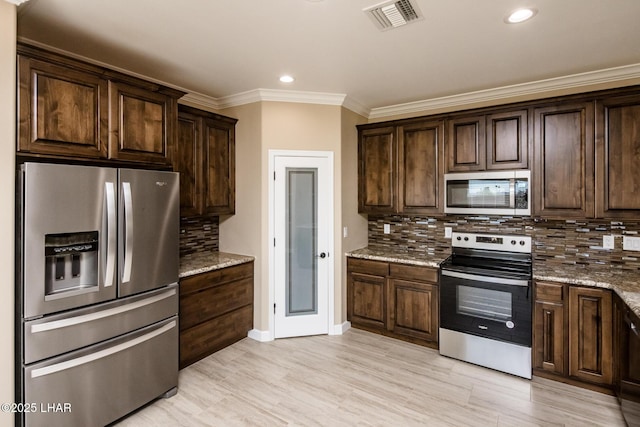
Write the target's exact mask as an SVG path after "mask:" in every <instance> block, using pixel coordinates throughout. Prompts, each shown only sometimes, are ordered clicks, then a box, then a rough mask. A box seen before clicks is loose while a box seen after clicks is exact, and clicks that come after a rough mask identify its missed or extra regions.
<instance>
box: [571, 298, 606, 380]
mask: <svg viewBox="0 0 640 427" xmlns="http://www.w3.org/2000/svg"><path fill="white" fill-rule="evenodd" d="M612 337H613V303H612V298H611V291H609V290H607V289H599V288H585V287H578V286H570V287H569V376H570V377H572V378H576V379H579V380H581V381H586V382H590V383H594V384H600V385H605V386H610V385H612V384H613V339H612Z"/></svg>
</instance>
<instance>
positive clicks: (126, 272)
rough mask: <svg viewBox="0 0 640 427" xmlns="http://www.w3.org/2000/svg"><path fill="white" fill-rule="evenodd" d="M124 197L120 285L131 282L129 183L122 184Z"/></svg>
mask: <svg viewBox="0 0 640 427" xmlns="http://www.w3.org/2000/svg"><path fill="white" fill-rule="evenodd" d="M122 193H123V195H124V267H123V269H122V283H128V282H129V281H130V280H131V264H132V261H133V259H132V258H133V200H132V197H131V183H130V182H123V183H122Z"/></svg>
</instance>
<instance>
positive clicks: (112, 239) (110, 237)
mask: <svg viewBox="0 0 640 427" xmlns="http://www.w3.org/2000/svg"><path fill="white" fill-rule="evenodd" d="M104 190H105V196H106V199H107V265H106V267H105V274H104V286H105V287H107V286H112V285H113V278H114V275H115V269H116V254H117V250H118V248H117V246H116V237H117V224H116V219H117V212H116V193H115V187H114V184H113V182H105V184H104Z"/></svg>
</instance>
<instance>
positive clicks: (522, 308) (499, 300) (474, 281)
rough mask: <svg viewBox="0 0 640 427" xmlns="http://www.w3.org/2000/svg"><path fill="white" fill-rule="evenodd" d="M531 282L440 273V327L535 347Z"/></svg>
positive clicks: (452, 272)
mask: <svg viewBox="0 0 640 427" xmlns="http://www.w3.org/2000/svg"><path fill="white" fill-rule="evenodd" d="M531 311H532V297H531V281H530V280H520V279H513V278H501V277H492V276H482V275H477V274H470V273H465V272H460V271H452V270H446V269H443V270H441V272H440V327H441V328H443V329H449V330H453V331H458V332H462V333H467V334H472V335H476V336H480V337H485V338H491V339H496V340H500V341H504V342H509V343H512V344H518V345H523V346H527V347H531V330H532V329H531V328H532V324H531V323H532V320H531Z"/></svg>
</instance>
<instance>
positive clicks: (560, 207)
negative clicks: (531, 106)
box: [532, 102, 594, 218]
mask: <svg viewBox="0 0 640 427" xmlns="http://www.w3.org/2000/svg"><path fill="white" fill-rule="evenodd" d="M593 117H594V107H593V102H576V103H562V104H557V105H551V106H548V107H541V108H536V109H535V110H534V127H535V136H534V150H535V157H536V162H535V169H534V171H533V172H532V176H533V209H534V214H535V215H540V216H545V217H558V218H566V217H579V218H592V217H593V216H594V197H593V195H594V131H593V122H594V121H593Z"/></svg>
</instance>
